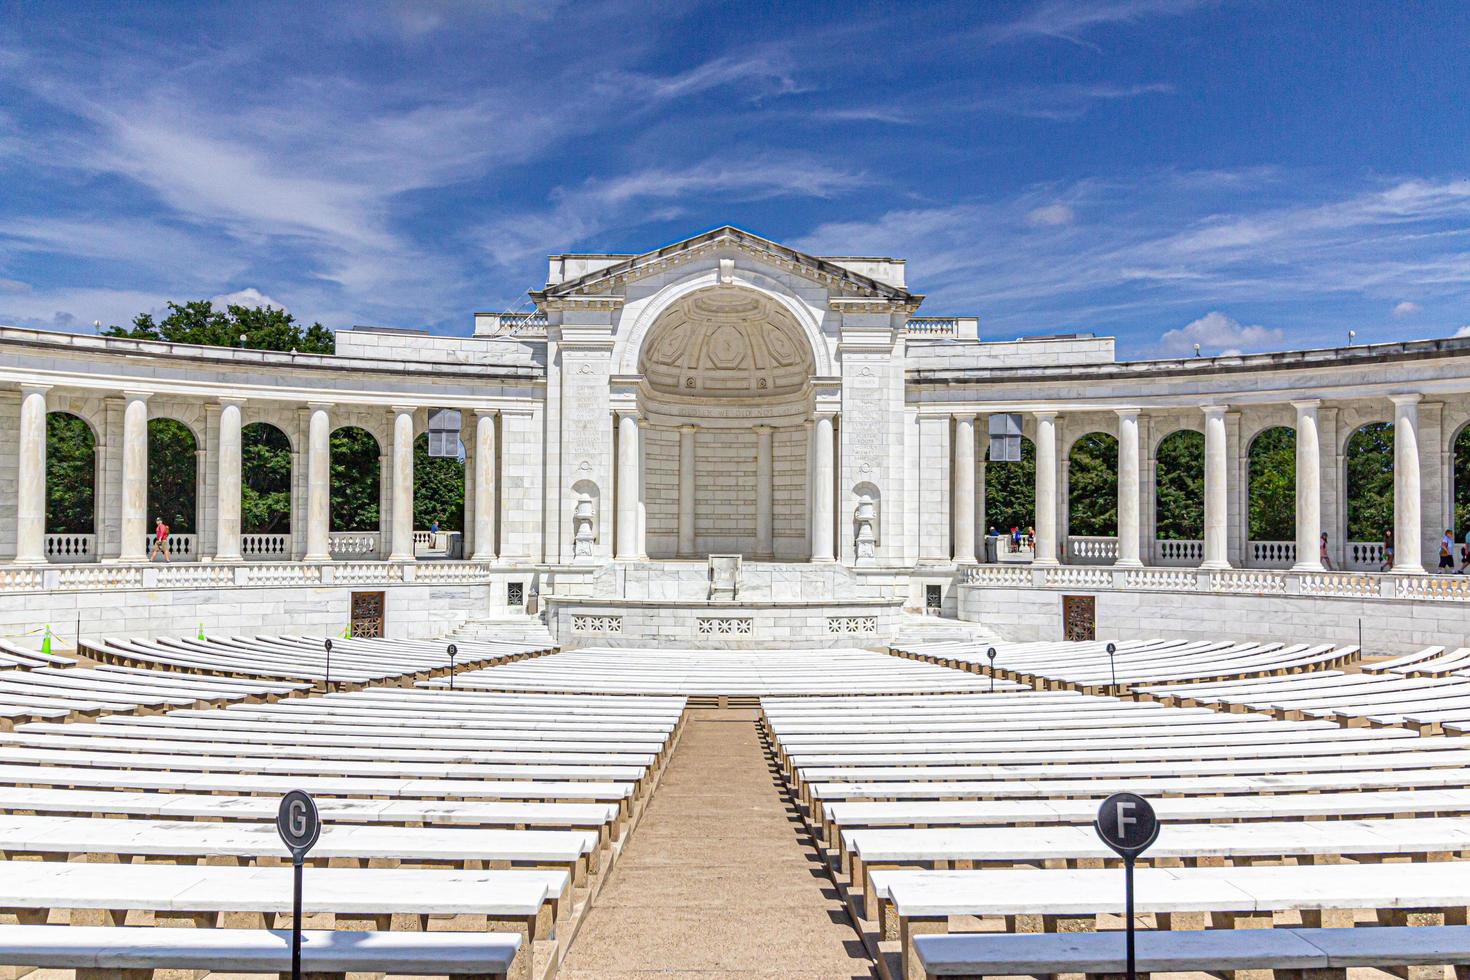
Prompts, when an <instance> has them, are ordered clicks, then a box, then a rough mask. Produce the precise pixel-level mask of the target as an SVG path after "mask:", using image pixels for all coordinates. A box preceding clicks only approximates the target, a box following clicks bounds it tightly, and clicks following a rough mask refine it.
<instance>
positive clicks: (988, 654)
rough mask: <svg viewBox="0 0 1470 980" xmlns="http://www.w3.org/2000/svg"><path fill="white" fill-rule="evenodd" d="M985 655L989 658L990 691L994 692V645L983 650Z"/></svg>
mask: <svg viewBox="0 0 1470 980" xmlns="http://www.w3.org/2000/svg"><path fill="white" fill-rule="evenodd" d="M985 656H987V657H989V658H990V693H991V694H994V693H995V647H991V648H990V649H989V650H986V651H985Z"/></svg>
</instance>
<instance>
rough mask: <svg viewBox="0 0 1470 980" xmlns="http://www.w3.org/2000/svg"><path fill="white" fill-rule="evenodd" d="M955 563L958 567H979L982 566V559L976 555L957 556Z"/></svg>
mask: <svg viewBox="0 0 1470 980" xmlns="http://www.w3.org/2000/svg"><path fill="white" fill-rule="evenodd" d="M954 563H955V564H956V565H978V564H980V559H979V558H977V557H975V556H974V555H955V556H954Z"/></svg>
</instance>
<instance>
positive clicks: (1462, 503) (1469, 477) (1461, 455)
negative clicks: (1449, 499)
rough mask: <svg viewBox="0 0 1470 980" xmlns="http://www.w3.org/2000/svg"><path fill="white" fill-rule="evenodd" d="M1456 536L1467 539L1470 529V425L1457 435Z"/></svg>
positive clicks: (1455, 471)
mask: <svg viewBox="0 0 1470 980" xmlns="http://www.w3.org/2000/svg"><path fill="white" fill-rule="evenodd" d="M1454 451H1455V461H1454V464H1453V465H1454V480H1455V538H1456V540H1458V541H1464V540H1465V532H1466V530H1467V529H1470V425H1467V426H1465V427H1463V428H1461V429H1460V432H1459V434H1458V435H1456V436H1455V449H1454Z"/></svg>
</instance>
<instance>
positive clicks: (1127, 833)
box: [1092, 793, 1159, 858]
mask: <svg viewBox="0 0 1470 980" xmlns="http://www.w3.org/2000/svg"><path fill="white" fill-rule="evenodd" d="M1092 826H1093V828H1094V829H1096V830H1097V836H1099V837H1101V838H1102V841H1103V843H1104V844H1106V845H1108V846H1109V847H1111V848H1112V849H1113V850H1115V851H1117V852H1118V854H1119V855H1121V856H1122V857H1125V858H1135V857H1138V855H1140V854H1142V853H1143V852H1144V851H1146V850H1148V848H1149V846H1150V845H1152V844H1153V842H1154V841H1155V840H1157V839H1158V836H1159V818H1158V817H1157V816H1155V815H1154V808H1153V807H1152V806H1150V805H1149V802H1148V800H1145V799H1144V798H1143V797H1141V796H1138V795H1136V794H1133V793H1114V794H1113V795H1112V796H1110V797H1108V798H1107V799H1106V800H1103V804H1102V806H1100V807H1098V810H1097V819H1096V820H1095V821H1093V824H1092Z"/></svg>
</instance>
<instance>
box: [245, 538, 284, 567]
mask: <svg viewBox="0 0 1470 980" xmlns="http://www.w3.org/2000/svg"><path fill="white" fill-rule="evenodd" d="M240 554H241V555H242V556H243V557H244V558H245V560H246V561H286V560H287V559H289V558H290V557H291V535H289V534H242V535H240Z"/></svg>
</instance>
